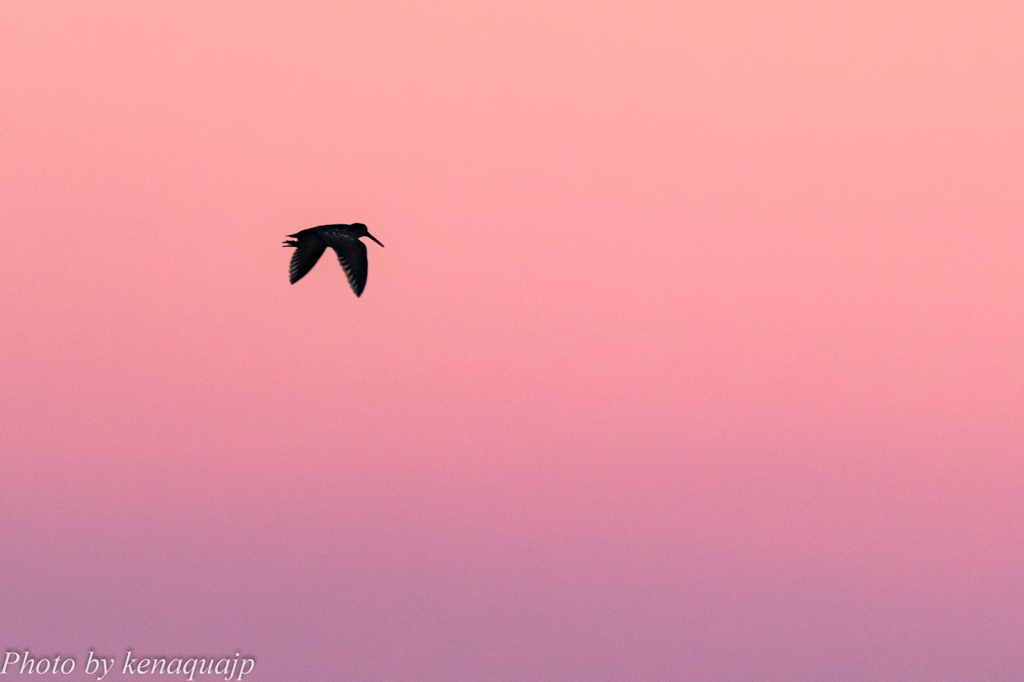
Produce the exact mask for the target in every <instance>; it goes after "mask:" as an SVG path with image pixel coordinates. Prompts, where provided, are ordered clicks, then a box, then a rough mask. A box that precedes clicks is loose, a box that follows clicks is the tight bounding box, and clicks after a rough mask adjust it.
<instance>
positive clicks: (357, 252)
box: [331, 239, 367, 296]
mask: <svg viewBox="0 0 1024 682" xmlns="http://www.w3.org/2000/svg"><path fill="white" fill-rule="evenodd" d="M331 248H333V249H334V250H335V251H336V252H337V253H338V262H339V263H341V267H342V269H344V270H345V276H346V277H348V283H349V284H351V285H352V291H354V292H356V296H360V295H362V293H363V288H364V287H365V286H366V270H367V265H366V245H365V244H363V243H362V242H361V241H359V240H358V239H345V240H343V241H342V242H341V243H340V244H331Z"/></svg>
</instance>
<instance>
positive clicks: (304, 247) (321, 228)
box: [284, 223, 384, 296]
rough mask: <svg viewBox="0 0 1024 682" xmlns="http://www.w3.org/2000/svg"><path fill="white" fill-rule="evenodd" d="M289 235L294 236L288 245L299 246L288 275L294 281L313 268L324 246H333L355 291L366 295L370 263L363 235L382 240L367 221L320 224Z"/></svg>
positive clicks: (374, 239)
mask: <svg viewBox="0 0 1024 682" xmlns="http://www.w3.org/2000/svg"><path fill="white" fill-rule="evenodd" d="M288 236H289V237H292V239H289V240H287V241H286V242H285V243H284V245H285V246H291V247H294V248H295V253H293V254H292V262H291V265H289V266H288V279H289V281H290V282H291V283H292V284H295V283H296V282H298V281H299V280H300V279H302V277H303V276H304V275H305V274H306V273H307V272H309V271H310V270H312V269H313V266H314V265H316V262H317V261H318V260H320V256H322V255H323V253H324V249H326V248H327V247H328V246H329V247H331V248H332V249H334V251H335V252H336V253H337V254H338V262H339V263H341V267H342V269H343V270H344V271H345V276H346V277H348V283H349V284H351V285H352V291H354V292H355V293H356V296H360V295H362V293H363V289H364V288H365V287H366V268H367V264H366V245H365V244H363V243H362V242H361V241H359V238H360V237H369V238H370V239H372V240H373V241H375V242H377V243H378V244H380V242H379V241H377V238H376V237H374V236H373V235H372V234H370V233H369V232H367V231H366V225H363V224H362V223H352V224H351V225H318V226H317V227H311V228H309V229H308V230H302V231H301V232H296V233H295V234H290V235H288ZM380 245H381V246H384V245H383V244H380Z"/></svg>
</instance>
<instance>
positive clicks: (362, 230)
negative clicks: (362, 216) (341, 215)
mask: <svg viewBox="0 0 1024 682" xmlns="http://www.w3.org/2000/svg"><path fill="white" fill-rule="evenodd" d="M352 227H354V228H356V229H357V230H358V231H359V236H360V237H369V238H370V239H372V240H373V241H375V242H377V243H378V244H380V245H381V246H384V245H383V244H381V243H380V242H379V241H378V240H377V238H376V237H374V236H373V235H372V234H370V233H369V231H368V230H367V229H366V225H363V224H362V223H352Z"/></svg>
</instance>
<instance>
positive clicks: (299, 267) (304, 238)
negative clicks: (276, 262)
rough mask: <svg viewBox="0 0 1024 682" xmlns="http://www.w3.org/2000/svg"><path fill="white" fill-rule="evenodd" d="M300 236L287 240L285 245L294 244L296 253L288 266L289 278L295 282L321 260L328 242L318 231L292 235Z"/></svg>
mask: <svg viewBox="0 0 1024 682" xmlns="http://www.w3.org/2000/svg"><path fill="white" fill-rule="evenodd" d="M292 236H293V237H298V239H293V240H289V241H286V242H285V246H294V247H295V253H293V254H292V262H291V265H289V266H288V280H289V281H290V282H291V283H292V284H295V283H296V282H298V281H299V280H300V279H302V277H303V276H304V275H305V274H306V273H307V272H309V271H310V270H312V269H313V266H314V265H316V262H317V261H318V260H320V256H321V255H323V252H324V249H326V248H327V244H326V243H325V242H324V240H323V238H322V237H320V235H318V234H316V233H310V234H301V233H300V234H298V235H292Z"/></svg>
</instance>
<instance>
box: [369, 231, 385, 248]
mask: <svg viewBox="0 0 1024 682" xmlns="http://www.w3.org/2000/svg"><path fill="white" fill-rule="evenodd" d="M366 236H367V237H369V238H370V239H372V240H373V241H375V242H377V238H376V237H374V236H373V235H372V234H370V233H369V232H367V233H366ZM377 243H378V244H380V242H377ZM380 245H381V247H383V246H384V245H383V244H380Z"/></svg>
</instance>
